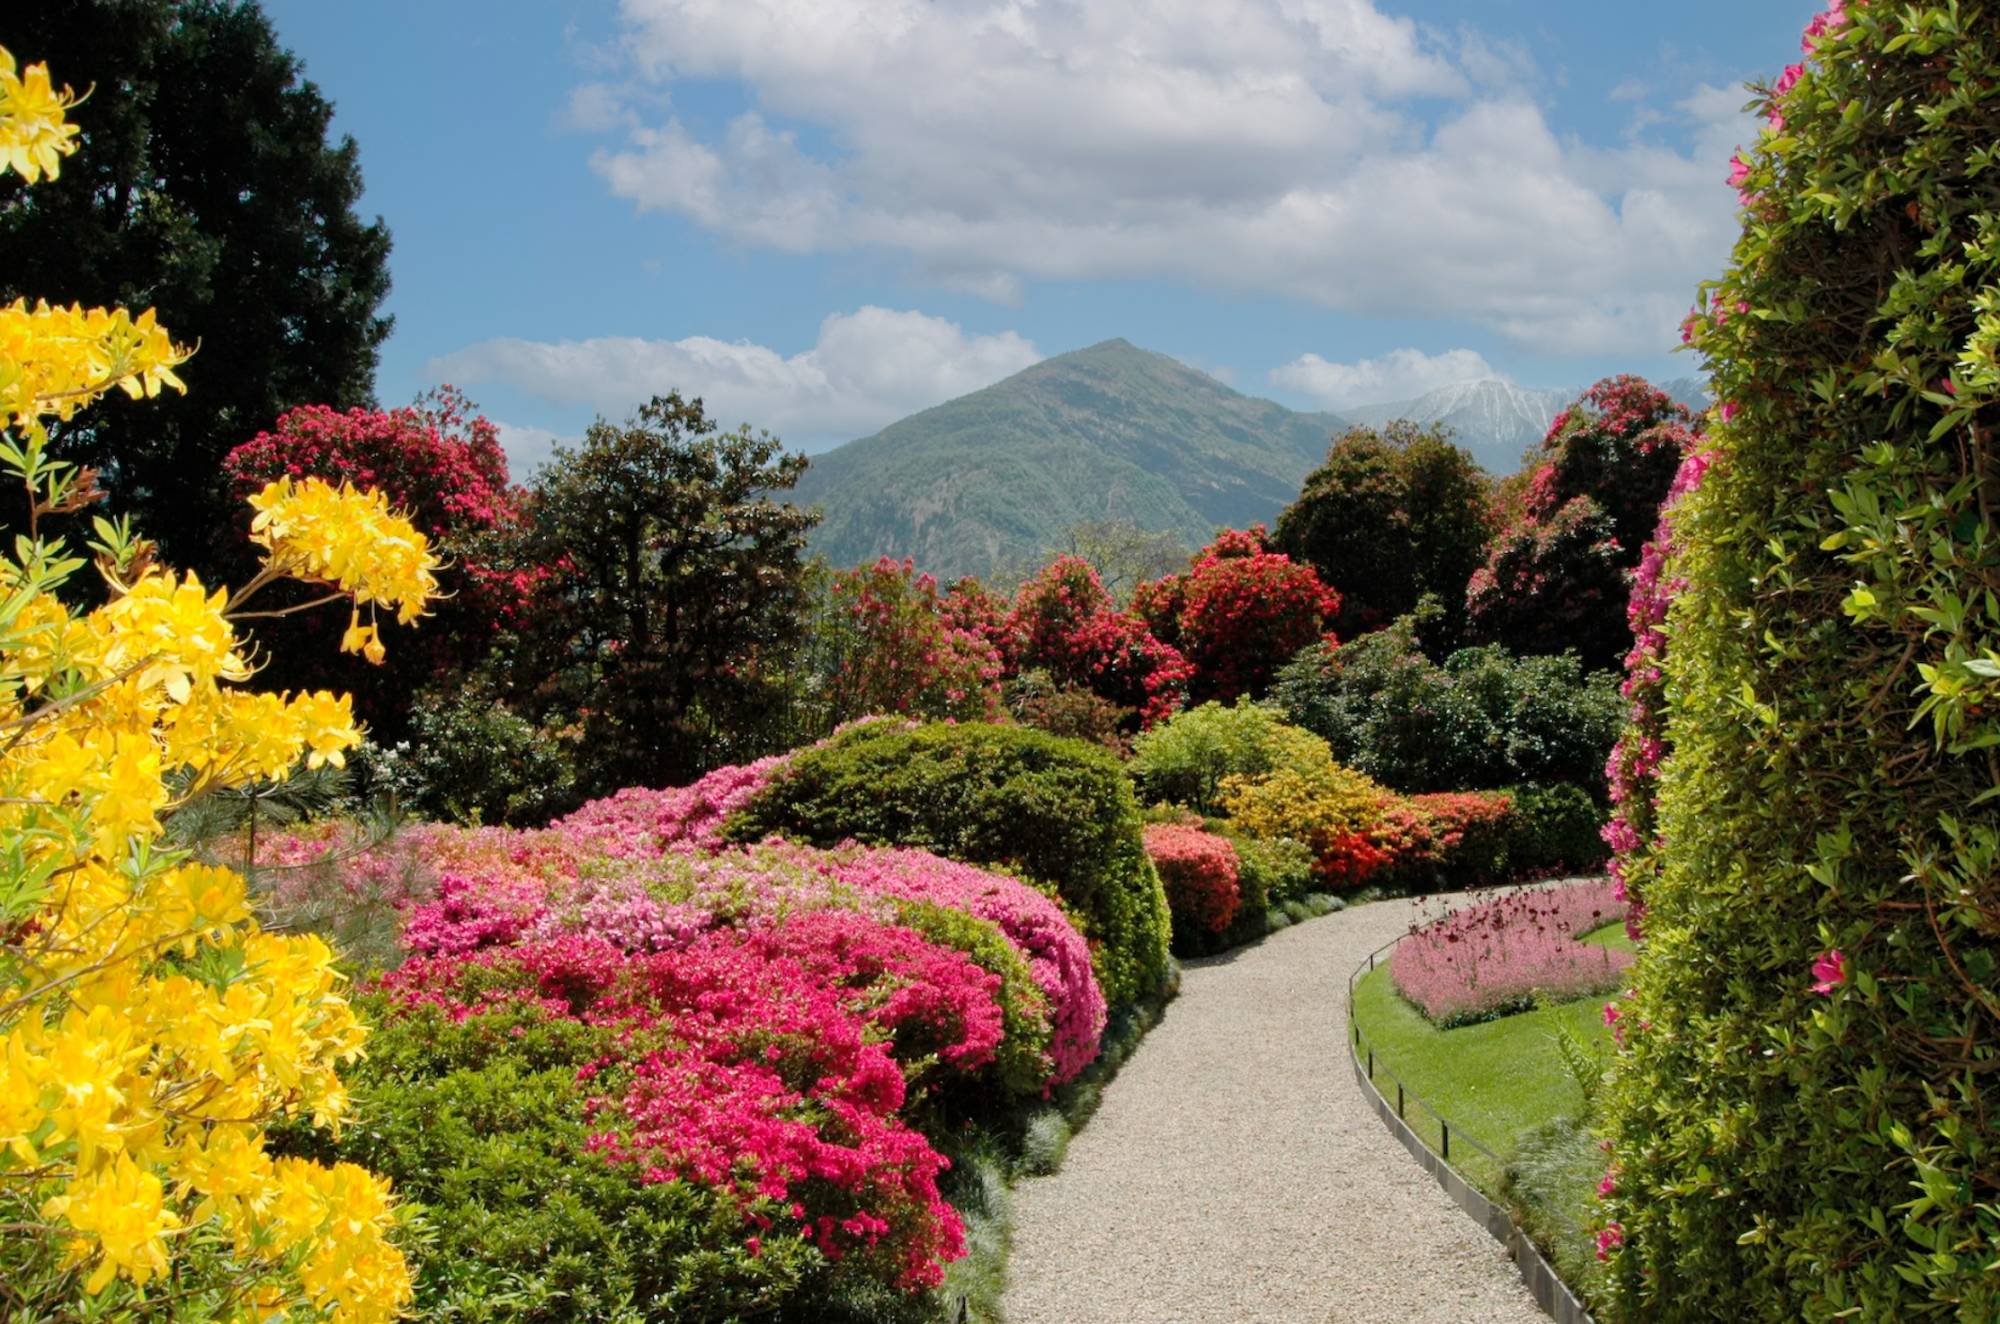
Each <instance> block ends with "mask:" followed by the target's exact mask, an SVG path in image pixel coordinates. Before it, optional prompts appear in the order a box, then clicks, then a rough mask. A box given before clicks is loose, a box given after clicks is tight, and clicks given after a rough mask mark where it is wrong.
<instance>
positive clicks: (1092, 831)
mask: <svg viewBox="0 0 2000 1324" xmlns="http://www.w3.org/2000/svg"><path fill="white" fill-rule="evenodd" d="M724 832H725V835H726V836H727V837H728V838H729V839H731V840H734V841H756V840H759V839H761V838H763V837H766V836H770V835H774V834H775V835H777V836H782V837H787V838H790V839H792V840H794V841H800V842H805V843H808V844H813V845H821V846H832V845H838V844H839V843H840V842H843V841H849V840H852V841H859V842H863V843H866V844H869V845H885V846H886V845H897V846H917V847H921V848H923V849H925V850H929V851H933V852H935V853H937V854H939V855H943V856H946V857H948V858H951V859H955V860H961V861H963V862H965V863H967V864H977V865H986V866H999V867H1003V868H1007V869H1012V870H1015V871H1017V872H1019V873H1021V874H1022V875H1024V876H1025V877H1027V878H1029V879H1032V880H1034V881H1035V882H1037V883H1039V884H1041V885H1043V886H1045V887H1048V888H1050V889H1053V891H1054V892H1055V894H1056V895H1057V896H1058V897H1060V898H1061V900H1062V902H1063V904H1064V905H1065V906H1066V907H1068V909H1069V911H1070V913H1071V914H1072V915H1073V916H1074V917H1075V919H1076V920H1077V922H1078V924H1079V927H1081V929H1082V930H1083V933H1084V936H1085V937H1086V938H1088V939H1090V941H1091V946H1092V953H1093V958H1094V960H1095V963H1096V968H1097V979H1098V983H1099V984H1100V985H1101V986H1102V988H1103V990H1104V996H1105V1000H1106V1001H1107V1002H1108V1003H1110V1004H1111V1005H1112V1006H1113V1007H1121V1006H1130V1005H1132V1004H1134V1003H1137V1002H1139V1001H1142V1000H1144V999H1147V998H1151V997H1154V996H1156V995H1157V994H1158V993H1159V992H1160V990H1161V989H1162V988H1163V987H1164V986H1165V985H1166V981H1167V972H1168V958H1167V938H1168V931H1169V921H1168V915H1167V901H1166V896H1165V894H1164V893H1163V892H1162V890H1161V888H1160V879H1159V875H1158V873H1157V872H1155V870H1154V868H1153V863H1152V861H1151V860H1150V859H1148V858H1147V856H1146V847H1145V843H1144V841H1143V840H1142V838H1141V835H1140V834H1141V820H1140V816H1139V808H1138V805H1137V803H1136V802H1135V801H1134V799H1133V797H1132V786H1131V783H1130V782H1129V781H1128V780H1127V779H1126V777H1125V772H1124V769H1123V768H1121V767H1120V766H1119V763H1118V760H1117V759H1116V758H1114V757H1113V756H1112V755H1111V754H1109V753H1108V752H1106V751H1105V750H1102V749H1099V748H1096V747H1094V746H1091V745H1086V744H1084V743H1082V742H1081V741H1076V740H1065V739H1062V738H1060V737H1057V736H1052V735H1048V734H1046V733H1045V732H1041V731H1035V730H1031V729H1028V728H1025V727H1018V726H994V725H985V724H972V725H964V726H956V725H948V724H932V725H929V726H902V725H898V724H892V723H880V722H877V723H870V724H868V725H865V726H861V727H857V728H854V729H852V730H850V731H847V732H845V733H843V734H841V735H839V736H836V737H835V738H834V739H832V740H830V741H827V742H826V743H824V744H822V745H818V746H815V747H813V748H811V749H807V750H802V751H800V752H799V753H798V754H797V755H796V756H794V757H793V758H792V759H791V760H790V761H789V762H788V763H787V764H786V765H785V766H784V767H783V768H782V769H781V770H779V772H778V773H777V775H776V776H774V777H773V778H772V780H771V782H770V784H769V785H768V786H766V787H765V788H764V789H763V790H762V791H760V792H759V793H758V794H757V796H756V797H755V798H754V799H752V800H751V802H750V803H749V804H748V805H746V806H745V807H744V808H743V809H742V810H741V811H739V812H738V813H737V814H736V815H734V816H733V817H732V818H730V820H729V822H728V823H727V825H726V827H725V829H724Z"/></svg>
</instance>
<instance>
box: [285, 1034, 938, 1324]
mask: <svg viewBox="0 0 2000 1324" xmlns="http://www.w3.org/2000/svg"><path fill="white" fill-rule="evenodd" d="M364 1007H365V1009H366V1010H367V1011H368V1012H369V1013H370V1019H371V1020H374V1021H375V1022H376V1023H377V1024H378V1026H379V1027H380V1028H378V1029H377V1030H376V1031H375V1033H374V1035H373V1036H372V1037H371V1039H370V1048H371V1052H370V1055H369V1057H368V1059H367V1060H366V1061H365V1062H364V1063H363V1064H361V1067H360V1069H359V1070H358V1071H356V1072H355V1073H354V1085H353V1089H354V1096H355V1105H356V1107H357V1108H359V1109H360V1110H361V1115H362V1116H365V1117H366V1118H367V1124H366V1125H365V1126H356V1127H350V1128H348V1130H346V1131H345V1132H344V1133H343V1135H342V1137H341V1139H340V1140H339V1141H338V1142H337V1143H336V1142H332V1141H330V1140H328V1139H326V1138H325V1137H323V1136H321V1135H317V1134H314V1133H310V1132H307V1131H306V1130H305V1129H304V1128H302V1127H299V1126H298V1125H296V1124H291V1125H289V1126H287V1127H285V1128H283V1129H282V1130H281V1131H280V1132H279V1134H278V1143H279V1144H280V1145H281V1146H283V1147H284V1148H286V1149H287V1150H289V1151H291V1152H296V1153H302V1154H309V1155H314V1156H320V1157H333V1156H335V1155H338V1156H341V1157H345V1158H349V1159H352V1160H355V1161H362V1162H367V1163H370V1164H372V1165H375V1167H376V1168H377V1170H378V1171H382V1172H386V1173H389V1174H392V1175H393V1176H394V1177H395V1178H396V1180H397V1181H398V1183H399V1184H401V1185H402V1186H403V1187H404V1189H406V1190H407V1191H408V1192H409V1193H410V1195H411V1196H412V1197H413V1198H414V1199H417V1200H419V1201H421V1202H422V1203H423V1205H424V1206H425V1211H426V1220H425V1225H426V1227H427V1229H428V1236H427V1239H426V1244H425V1247H424V1252H423V1254H422V1255H421V1256H420V1257H419V1258H418V1260H417V1265H416V1267H417V1276H416V1287H417V1300H418V1303H419V1305H420V1307H421V1308H422V1309H423V1311H424V1313H425V1316H426V1317H427V1318H454V1319H465V1320H479V1321H488V1322H489V1324H499V1321H503V1320H505V1321H521V1322H522V1324H537V1322H546V1324H557V1322H558V1321H563V1322H565V1324H567V1321H613V1320H621V1321H624V1320H631V1321H638V1320H646V1321H652V1320H657V1321H666V1320H689V1321H717V1322H720V1321H725V1320H733V1319H740V1318H743V1317H745V1316H749V1315H760V1316H768V1317H771V1318H775V1319H780V1320H791V1321H797V1322H798V1324H804V1322H805V1321H817V1320H819V1319H822V1318H825V1319H830V1320H835V1319H840V1318H842V1317H843V1315H846V1316H848V1317H850V1318H854V1317H855V1316H854V1315H853V1314H852V1313H850V1312H848V1311H844V1310H843V1309H842V1308H841V1305H842V1303H843V1302H846V1301H850V1300H854V1299H856V1298H861V1299H870V1300H873V1299H874V1297H875V1295H876V1294H875V1293H873V1292H871V1291H870V1289H871V1288H873V1287H874V1286H875V1282H876V1276H875V1273H874V1272H872V1270H874V1268H875V1266H873V1265H870V1264H869V1263H868V1262H867V1261H866V1260H865V1259H842V1260H838V1261H836V1260H831V1259H829V1257H828V1256H827V1255H826V1253H825V1252H824V1251H823V1250H822V1249H821V1248H820V1247H819V1246H818V1245H816V1244H815V1243H814V1240H813V1236H812V1231H813V1229H809V1228H808V1227H806V1226H805V1225H803V1223H802V1222H801V1220H799V1219H798V1218H797V1217H795V1216H792V1215H791V1214H790V1210H789V1209H787V1208H783V1207H782V1206H778V1205H776V1204H775V1203H774V1202H773V1201H771V1200H769V1199H767V1198H765V1199H758V1200H754V1201H752V1203H751V1205H750V1212H751V1214H752V1215H753V1217H752V1218H751V1219H750V1220H748V1221H746V1218H745V1209H744V1207H743V1205H742V1203H741V1200H740V1197H739V1196H738V1195H737V1194H736V1192H734V1191H733V1190H731V1189H730V1188H729V1186H728V1185H727V1184H721V1183H705V1182H701V1181H697V1180H673V1181H644V1180H639V1179H638V1178H637V1177H636V1176H635V1174H634V1173H633V1171H632V1170H631V1169H630V1168H629V1167H627V1166H625V1165H622V1164H614V1163H611V1162H607V1161H606V1160H605V1158H604V1157H603V1156H602V1154H601V1152H600V1151H601V1148H602V1146H601V1143H600V1141H599V1140H598V1138H597V1137H598V1136H599V1134H600V1132H601V1131H602V1130H603V1127H602V1125H601V1124H600V1123H598V1122H597V1121H595V1120H594V1119H593V1116H592V1109H591V1099H592V1096H594V1095H596V1094H598V1093H600V1092H601V1091H602V1090H603V1089H604V1084H603V1083H602V1082H601V1081H600V1080H599V1079H597V1073H596V1072H594V1071H593V1068H594V1067H596V1066H597V1064H599V1063H601V1062H604V1061H606V1060H607V1059H615V1058H616V1057H617V1055H618V1044H617V1037H618V1029H617V1027H616V1026H614V1025H594V1024H587V1023H585V1022H583V1021H581V1020H578V1019H575V1018H572V1017H569V1016H566V1015H560V1014H554V1013H552V1012H550V1011H545V1010H543V1009H542V1008H539V1007H536V1006H533V1005H531V1004H528V1003H525V1002H522V1001H518V1000H501V1001H499V1002H496V1003H495V1004H493V1005H491V1006H489V1007H484V1008H482V1009H481V1010H480V1011H479V1012H478V1013H477V1014H475V1015H471V1016H466V1017H462V1018H461V1017H458V1016H455V1015H453V1014H450V1013H449V1012H448V1011H447V1010H446V1009H445V1008H443V1007H440V1006H421V1005H418V1006H410V1005H399V1004H398V1002H397V1001H395V1000H392V999H391V998H388V997H385V996H382V995H380V994H377V995H375V996H372V997H370V998H368V999H367V1000H366V1001H365V1003H364ZM787 1051H791V1052H796V1051H797V1049H796V1048H794V1047H790V1046H788V1048H787ZM781 1061H782V1059H781ZM816 1203H817V1201H816ZM808 1212H811V1210H810V1209H808ZM756 1219H764V1220H767V1221H769V1222H770V1223H771V1224H772V1226H769V1227H764V1226H762V1225H760V1224H759V1223H757V1222H756V1221H755V1220H756ZM921 1299H922V1298H917V1300H918V1301H921ZM914 1304H915V1303H914V1302H906V1303H905V1305H904V1307H903V1310H904V1313H905V1317H906V1318H908V1319H909V1320H911V1321H912V1324H915V1321H916V1320H917V1319H920V1318H921V1317H922V1315H921V1314H920V1313H919V1312H918V1311H917V1310H916V1309H914V1308H913V1307H914ZM874 1317H876V1316H873V1315H867V1316H860V1318H874ZM882 1317H885V1318H894V1316H892V1315H886V1314H885V1315H884V1316H882Z"/></svg>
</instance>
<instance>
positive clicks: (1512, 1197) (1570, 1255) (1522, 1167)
mask: <svg viewBox="0 0 2000 1324" xmlns="http://www.w3.org/2000/svg"><path fill="white" fill-rule="evenodd" d="M1603 1176H1604V1150H1603V1148H1602V1147H1601V1146H1600V1144H1599V1142H1598V1139H1597V1135H1596V1133H1595V1132H1594V1131H1593V1130H1592V1128H1591V1126H1590V1124H1589V1123H1588V1122H1587V1121H1583V1120H1579V1119H1578V1118H1575V1117H1558V1118H1556V1119H1555V1120H1553V1121H1550V1122H1547V1123H1544V1124H1543V1125H1541V1126H1538V1127H1536V1128H1535V1129H1534V1130H1532V1131H1529V1132H1527V1133H1525V1134H1524V1135H1522V1136H1521V1138H1520V1139H1519V1140H1517V1141H1516V1142H1515V1143H1514V1154H1513V1157H1512V1158H1510V1159H1508V1160H1507V1167H1506V1170H1505V1173H1504V1174H1503V1176H1502V1178H1501V1182H1502V1185H1501V1191H1500V1197H1501V1199H1502V1201H1503V1202H1504V1203H1506V1204H1507V1205H1509V1206H1510V1207H1511V1208H1512V1210H1513V1213H1514V1216H1515V1218H1517V1219H1518V1220H1519V1221H1520V1224H1521V1227H1522V1229H1523V1230H1524V1231H1526V1232H1527V1234H1528V1235H1529V1236H1530V1237H1531V1238H1533V1239H1534V1242H1535V1244H1536V1245H1537V1246H1539V1247H1541V1249H1542V1252H1543V1254H1545V1255H1547V1256H1548V1257H1549V1263H1550V1264H1551V1265H1553V1266H1554V1268H1555V1271H1556V1272H1557V1273H1558V1274H1559V1275H1561V1277H1562V1280H1563V1281H1564V1282H1565V1283H1567V1284H1568V1285H1569V1287H1570V1289H1571V1290H1572V1291H1574V1292H1576V1293H1578V1294H1579V1295H1581V1296H1582V1297H1583V1298H1584V1299H1585V1301H1586V1303H1587V1304H1589V1305H1591V1306H1592V1307H1593V1308H1595V1309H1600V1310H1601V1309H1602V1304H1601V1303H1602V1302H1603V1300H1604V1296H1605V1285H1606V1279H1605V1272H1604V1265H1603V1264H1602V1263H1600V1262H1599V1260H1598V1258H1597V1242H1596V1238H1595V1234H1594V1231H1593V1229H1594V1227H1595V1225H1596V1223H1597V1221H1598V1199H1597V1183H1598V1182H1599V1181H1600V1180H1602V1178H1603Z"/></svg>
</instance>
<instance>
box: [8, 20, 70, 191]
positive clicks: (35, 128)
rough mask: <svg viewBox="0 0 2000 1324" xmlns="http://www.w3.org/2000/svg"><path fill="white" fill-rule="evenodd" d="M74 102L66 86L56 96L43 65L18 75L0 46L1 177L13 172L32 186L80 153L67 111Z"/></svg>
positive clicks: (21, 71)
mask: <svg viewBox="0 0 2000 1324" xmlns="http://www.w3.org/2000/svg"><path fill="white" fill-rule="evenodd" d="M75 104H76V98H75V97H73V96H71V95H70V91H69V89H68V88H64V89H63V90H62V91H60V92H58V91H56V90H55V87H54V85H53V84H51V83H50V82H49V68H48V66H47V65H45V64H31V65H29V66H28V67H27V68H26V69H25V70H20V71H18V72H17V71H16V69H15V65H14V57H13V56H12V55H9V54H8V53H7V51H6V49H5V48H4V47H0V174H5V173H6V172H7V171H9V170H12V171H13V172H14V173H15V174H17V175H19V176H21V178H23V179H25V180H27V181H28V182H29V183H30V184H33V183H35V182H36V181H37V180H39V179H41V178H42V176H44V175H46V176H48V177H49V178H50V179H54V178H55V177H56V175H57V174H58V173H59V172H60V169H61V165H62V158H63V157H65V156H67V155H69V154H70V153H71V152H73V151H75V150H76V126H75V125H74V124H71V123H69V122H68V120H67V119H65V118H64V113H65V112H66V111H67V110H68V109H69V108H70V107H71V106H73V105H75Z"/></svg>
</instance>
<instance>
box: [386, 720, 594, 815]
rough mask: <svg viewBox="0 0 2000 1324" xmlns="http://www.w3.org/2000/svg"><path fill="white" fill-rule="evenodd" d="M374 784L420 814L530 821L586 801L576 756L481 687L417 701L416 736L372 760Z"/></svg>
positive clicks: (400, 805) (413, 727)
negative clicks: (578, 778) (579, 784)
mask: <svg viewBox="0 0 2000 1324" xmlns="http://www.w3.org/2000/svg"><path fill="white" fill-rule="evenodd" d="M368 771H369V773H370V779H371V783H372V788H373V789H374V790H375V791H376V792H377V793H378V794H386V795H388V796H390V797H391V798H392V799H393V800H394V802H395V803H396V805H397V807H398V808H400V809H401V810H403V811H404V812H406V813H409V814H411V815H413V816H415V817H418V818H425V819H430V820H433V821H443V822H454V823H505V824H511V825H514V826H529V825H537V824H541V823H545V822H547V821H548V820H549V819H551V818H553V817H555V816H556V815H558V814H561V813H563V812H565V811H567V810H570V809H573V808H575V807H576V806H577V804H578V803H579V802H580V800H581V797H580V796H579V794H578V792H577V789H576V753H575V751H574V750H573V749H572V748H571V746H570V745H569V744H568V743H566V742H565V741H563V740H562V739H561V738H559V737H558V736H557V735H555V734H553V733H551V732H549V731H547V730H545V729H543V728H542V727H539V726H537V725H535V724H534V723H532V722H530V721H528V720H527V719H526V718H524V717H522V716H520V715H519V714H518V713H516V712H515V711H514V710H513V709H512V708H510V707H508V706H507V705H506V704H505V703H503V702H501V701H499V700H497V699H495V698H493V697H491V696H490V695H487V694H485V693H482V692H481V690H480V689H479V688H478V687H459V686H454V687H452V688H450V689H447V690H444V691H443V692H433V693H431V694H428V695H425V696H422V697H421V698H419V700H418V702H417V703H416V705H415V706H414V707H413V708H412V710H411V714H410V738H409V739H408V740H405V741H399V742H397V743H396V744H395V745H393V746H391V747H390V748H388V749H381V750H374V751H372V752H371V755H370V757H369V759H368Z"/></svg>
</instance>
